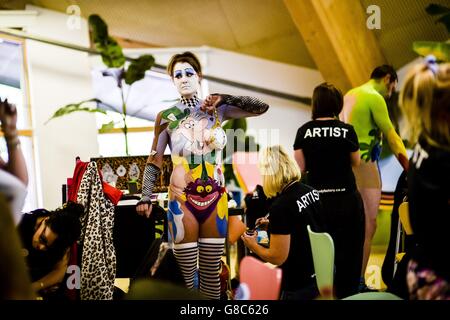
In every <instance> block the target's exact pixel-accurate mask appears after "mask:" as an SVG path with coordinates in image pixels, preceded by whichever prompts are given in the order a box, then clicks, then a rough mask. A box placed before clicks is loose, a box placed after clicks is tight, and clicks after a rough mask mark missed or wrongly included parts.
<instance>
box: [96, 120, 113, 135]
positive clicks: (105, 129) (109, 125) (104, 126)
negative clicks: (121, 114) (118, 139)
mask: <svg viewBox="0 0 450 320" xmlns="http://www.w3.org/2000/svg"><path fill="white" fill-rule="evenodd" d="M114 125H115V123H114V121H110V122H108V123H104V124H102V127H101V128H100V129H99V130H98V132H99V133H105V132H109V131H111V130H112V129H114Z"/></svg>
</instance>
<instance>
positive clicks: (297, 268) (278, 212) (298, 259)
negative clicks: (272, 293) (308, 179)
mask: <svg viewBox="0 0 450 320" xmlns="http://www.w3.org/2000/svg"><path fill="white" fill-rule="evenodd" d="M320 208H321V205H320V200H319V192H318V191H317V190H314V189H312V188H311V187H309V186H307V185H305V184H303V183H300V182H296V183H294V184H293V185H291V186H289V187H288V188H286V189H285V190H284V191H283V192H282V193H281V194H280V195H279V196H277V197H276V198H275V199H274V202H273V203H272V205H271V207H270V211H269V212H270V217H269V221H270V222H269V232H270V234H279V235H288V234H289V235H291V242H290V248H289V255H288V258H287V260H286V261H285V262H284V263H283V264H282V265H281V266H280V268H281V269H282V270H283V280H282V284H281V288H282V290H286V291H296V290H299V289H302V288H305V287H308V286H311V285H312V284H314V282H315V278H314V276H313V275H314V265H313V260H312V253H311V245H310V242H309V236H308V230H307V229H306V226H307V225H308V224H310V225H311V227H312V229H313V230H314V229H315V231H321V230H320V226H318V224H320V222H318V220H317V219H318V211H319V210H320Z"/></svg>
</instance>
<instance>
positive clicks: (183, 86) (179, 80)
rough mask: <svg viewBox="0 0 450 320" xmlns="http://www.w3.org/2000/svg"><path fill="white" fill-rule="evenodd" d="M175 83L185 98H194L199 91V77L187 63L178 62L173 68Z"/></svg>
mask: <svg viewBox="0 0 450 320" xmlns="http://www.w3.org/2000/svg"><path fill="white" fill-rule="evenodd" d="M172 79H173V83H174V84H175V86H176V87H177V90H178V92H179V93H180V94H181V95H182V96H183V97H185V98H188V99H189V98H192V97H193V96H194V95H195V94H196V93H197V91H198V89H199V77H198V75H197V72H195V70H194V68H193V67H192V66H191V65H190V64H189V63H187V62H177V63H176V64H175V66H174V68H173V74H172Z"/></svg>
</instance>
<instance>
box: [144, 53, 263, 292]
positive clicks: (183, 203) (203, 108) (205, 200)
mask: <svg viewBox="0 0 450 320" xmlns="http://www.w3.org/2000/svg"><path fill="white" fill-rule="evenodd" d="M167 71H168V73H169V75H170V77H171V78H172V81H173V83H174V85H175V86H176V88H177V90H178V92H179V93H180V95H181V99H180V101H179V102H178V103H177V104H176V105H175V106H173V107H171V108H169V109H167V110H164V111H162V112H160V113H158V115H157V117H156V121H155V136H154V139H153V145H152V149H151V150H152V151H151V152H150V156H149V157H148V160H147V165H146V167H145V172H144V181H143V186H142V198H141V200H140V201H139V203H138V204H137V208H136V210H137V212H138V213H139V214H141V215H146V216H147V217H148V216H150V214H151V211H152V205H151V196H152V192H153V186H154V184H155V181H156V179H157V177H158V176H159V173H160V171H161V166H162V160H163V155H164V150H165V149H166V146H167V145H169V147H170V149H171V158H172V163H173V171H172V175H171V177H170V185H169V211H168V221H169V231H170V236H171V241H172V242H173V251H174V255H175V257H176V259H177V262H178V265H179V266H180V269H181V271H182V273H183V276H184V280H185V282H186V286H187V287H188V288H190V289H191V288H193V287H194V276H195V273H196V271H197V263H198V265H199V267H198V269H199V278H200V281H199V288H200V292H201V293H202V294H204V295H205V296H206V297H208V298H211V299H219V298H220V279H219V271H220V259H221V257H222V253H223V247H224V244H225V236H226V233H227V226H228V200H227V195H226V193H225V180H224V175H223V172H222V167H221V162H222V159H221V157H222V149H223V148H224V147H225V144H226V136H225V132H224V131H223V130H222V128H221V123H222V122H223V121H225V120H227V119H233V118H243V117H251V116H257V115H260V114H263V113H264V112H266V111H267V109H268V108H269V106H268V105H267V104H265V103H263V102H261V101H259V100H257V99H254V98H250V97H236V96H230V95H223V94H213V95H210V96H208V97H207V98H206V99H205V101H202V100H200V99H199V97H198V93H197V92H198V89H199V85H200V81H201V79H202V69H201V65H200V62H199V60H198V59H197V57H196V56H195V55H194V54H192V53H191V52H184V53H181V54H176V55H174V56H173V57H172V58H171V60H170V62H169V64H168V67H167Z"/></svg>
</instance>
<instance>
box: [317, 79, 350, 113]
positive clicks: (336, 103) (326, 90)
mask: <svg viewBox="0 0 450 320" xmlns="http://www.w3.org/2000/svg"><path fill="white" fill-rule="evenodd" d="M343 104H344V100H343V98H342V93H341V91H340V90H339V89H338V88H336V87H335V86H333V85H332V84H331V83H327V82H324V83H321V84H320V85H318V86H317V87H315V88H314V92H313V97H312V118H313V120H315V119H317V118H322V117H338V116H339V113H341V111H342V106H343Z"/></svg>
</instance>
